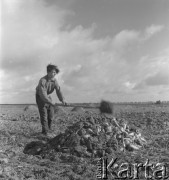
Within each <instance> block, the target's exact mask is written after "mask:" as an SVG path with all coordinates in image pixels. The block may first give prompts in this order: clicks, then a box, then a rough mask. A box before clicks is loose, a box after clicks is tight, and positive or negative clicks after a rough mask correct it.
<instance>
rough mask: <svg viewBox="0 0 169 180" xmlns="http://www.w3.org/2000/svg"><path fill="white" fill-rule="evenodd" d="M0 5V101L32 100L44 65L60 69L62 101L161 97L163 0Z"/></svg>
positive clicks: (166, 23) (165, 54)
mask: <svg viewBox="0 0 169 180" xmlns="http://www.w3.org/2000/svg"><path fill="white" fill-rule="evenodd" d="M1 7H2V8H1V9H2V13H1V20H2V21H1V48H0V103H35V98H34V94H35V88H36V85H37V83H38V81H39V79H40V78H41V77H42V76H44V75H45V74H46V65H47V64H48V63H53V64H56V65H58V66H59V68H60V70H61V72H60V74H59V76H58V77H57V79H58V81H59V84H60V86H61V89H62V91H63V94H64V96H65V99H66V100H67V102H99V101H100V100H102V99H105V100H109V101H112V102H117V101H118V102H119V101H120V102H121V101H156V100H169V18H168V17H169V1H168V0H2V1H1ZM53 97H54V101H58V99H57V98H56V97H55V93H54V94H53Z"/></svg>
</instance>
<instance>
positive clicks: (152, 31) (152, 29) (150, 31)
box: [145, 24, 164, 39]
mask: <svg viewBox="0 0 169 180" xmlns="http://www.w3.org/2000/svg"><path fill="white" fill-rule="evenodd" d="M163 29H164V26H163V25H154V24H152V25H151V26H149V27H147V28H146V29H145V39H149V38H150V37H152V36H153V35H155V34H156V33H158V32H160V31H162V30H163Z"/></svg>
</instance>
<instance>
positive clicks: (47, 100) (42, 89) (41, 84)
mask: <svg viewBox="0 0 169 180" xmlns="http://www.w3.org/2000/svg"><path fill="white" fill-rule="evenodd" d="M45 84H46V81H45V80H44V79H41V80H40V81H39V85H38V91H39V96H40V97H41V98H42V100H43V101H44V102H45V103H48V104H52V100H51V99H50V98H49V97H48V95H47V88H46V86H45Z"/></svg>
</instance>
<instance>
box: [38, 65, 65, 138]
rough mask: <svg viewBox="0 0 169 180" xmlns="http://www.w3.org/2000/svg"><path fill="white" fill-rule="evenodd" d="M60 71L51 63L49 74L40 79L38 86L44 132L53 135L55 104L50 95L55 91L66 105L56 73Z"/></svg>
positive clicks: (48, 67)
mask: <svg viewBox="0 0 169 180" xmlns="http://www.w3.org/2000/svg"><path fill="white" fill-rule="evenodd" d="M58 73H59V69H58V67H57V66H55V65H52V64H49V65H48V66H47V75H46V76H44V77H42V78H41V79H40V80H39V84H38V86H37V87H36V103H37V105H38V109H39V114H40V120H41V125H42V134H44V135H46V136H49V137H52V136H53V135H52V134H51V133H50V132H51V125H52V120H53V118H54V106H55V104H54V103H53V102H52V99H51V97H50V96H49V95H50V94H51V93H53V91H54V90H55V91H56V94H57V96H58V98H59V100H60V101H61V102H62V104H63V105H66V102H65V100H64V97H63V95H62V92H61V89H60V86H59V84H58V82H57V80H56V78H55V76H56V74H58Z"/></svg>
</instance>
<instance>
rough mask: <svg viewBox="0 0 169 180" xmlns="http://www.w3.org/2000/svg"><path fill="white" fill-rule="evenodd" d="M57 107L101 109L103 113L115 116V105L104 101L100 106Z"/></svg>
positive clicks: (73, 105)
mask: <svg viewBox="0 0 169 180" xmlns="http://www.w3.org/2000/svg"><path fill="white" fill-rule="evenodd" d="M56 106H63V107H82V108H89V109H90V108H94V109H100V112H101V113H108V114H113V104H112V103H111V102H108V101H104V100H102V101H101V103H100V105H99V106H86V105H77V104H67V105H63V104H60V103H56Z"/></svg>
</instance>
